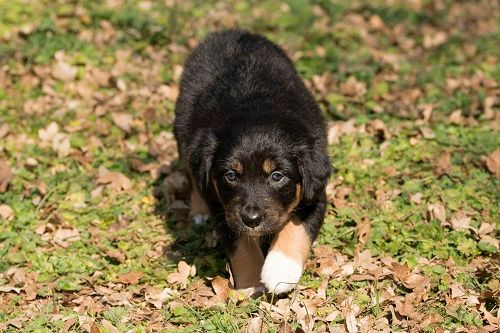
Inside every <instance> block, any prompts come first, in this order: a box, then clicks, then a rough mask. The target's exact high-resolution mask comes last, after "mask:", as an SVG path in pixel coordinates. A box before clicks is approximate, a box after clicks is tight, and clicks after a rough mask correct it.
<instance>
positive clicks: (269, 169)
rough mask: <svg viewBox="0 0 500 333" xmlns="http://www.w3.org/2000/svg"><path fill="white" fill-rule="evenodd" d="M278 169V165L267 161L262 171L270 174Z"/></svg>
mask: <svg viewBox="0 0 500 333" xmlns="http://www.w3.org/2000/svg"><path fill="white" fill-rule="evenodd" d="M275 168H276V165H275V164H274V163H273V162H272V161H271V160H270V159H265V160H264V163H262V169H263V170H264V172H265V173H267V174H270V173H271V172H273V170H274V169H275Z"/></svg>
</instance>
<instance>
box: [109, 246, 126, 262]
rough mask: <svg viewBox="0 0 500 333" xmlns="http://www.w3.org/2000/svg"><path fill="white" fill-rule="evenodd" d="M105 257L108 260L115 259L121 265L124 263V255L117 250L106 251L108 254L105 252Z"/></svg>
mask: <svg viewBox="0 0 500 333" xmlns="http://www.w3.org/2000/svg"><path fill="white" fill-rule="evenodd" d="M106 255H107V256H108V257H110V258H113V259H115V260H116V261H118V262H119V263H123V262H124V261H125V254H124V253H123V252H122V251H120V250H117V249H112V250H108V252H106Z"/></svg>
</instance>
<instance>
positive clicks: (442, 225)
mask: <svg viewBox="0 0 500 333" xmlns="http://www.w3.org/2000/svg"><path fill="white" fill-rule="evenodd" d="M230 4H231V5H228V4H222V3H221V4H218V5H217V6H215V7H214V8H212V7H211V6H210V5H206V6H205V5H204V6H201V7H199V6H197V5H196V7H199V8H197V10H199V11H201V13H202V14H203V15H192V11H193V10H194V7H195V4H194V3H193V2H191V1H187V2H184V3H182V4H181V3H178V2H176V1H166V2H164V3H152V2H149V1H141V2H140V3H137V4H130V5H127V6H125V4H124V2H123V1H107V2H104V3H100V4H95V5H92V6H90V5H88V4H77V5H75V7H74V8H73V7H72V8H71V10H70V9H68V8H66V7H65V6H63V5H62V4H56V5H54V6H52V7H50V6H45V5H43V4H41V3H38V2H36V3H34V4H33V6H35V7H36V8H37V9H38V10H40V13H42V12H43V13H45V14H46V15H45V16H43V17H48V18H50V22H51V25H50V26H51V28H50V32H47V31H48V30H47V26H46V25H45V24H46V22H45V23H44V22H42V21H41V20H39V19H38V18H37V16H38V15H36V16H33V13H34V11H29V10H28V11H26V13H25V14H23V15H21V16H22V17H21V16H20V17H16V16H15V15H14V16H13V17H12V18H11V19H12V22H10V21H9V22H6V23H4V22H2V24H0V36H2V37H1V38H2V41H4V42H5V43H6V49H5V50H6V51H4V50H3V49H2V51H0V52H7V54H9V55H12V56H9V57H1V59H10V60H9V61H4V60H0V64H1V66H0V110H1V112H0V139H1V141H0V239H1V245H0V254H1V255H2V258H5V260H2V262H0V307H2V310H4V312H3V314H2V316H0V330H3V331H7V332H11V331H17V330H21V329H24V330H31V331H37V330H41V329H42V327H43V328H46V327H56V326H50V325H57V329H61V328H62V330H63V331H67V332H76V331H86V332H93V333H94V332H122V331H124V332H134V331H141V330H146V331H165V330H166V331H176V330H191V331H207V332H215V331H217V330H219V331H247V332H267V331H277V332H371V331H374V332H390V331H396V330H407V331H429V332H432V331H434V332H447V331H450V332H451V331H453V332H494V331H498V329H499V325H500V320H499V318H500V312H499V311H498V297H499V295H498V290H499V289H500V283H499V277H498V260H497V259H498V258H497V257H498V249H499V237H498V221H499V219H498V216H499V215H498V202H497V201H498V200H497V198H496V197H497V196H496V192H497V191H498V175H499V167H498V165H500V163H499V160H500V159H499V156H500V153H499V151H500V150H499V149H498V129H499V128H498V123H499V120H500V118H499V114H500V113H499V112H498V106H499V104H498V101H499V100H500V99H499V90H498V79H497V75H496V73H497V72H498V63H499V62H498V53H497V52H495V50H496V48H495V47H494V46H495V44H494V41H495V40H494V34H495V33H497V32H498V24H497V23H496V22H498V12H499V11H498V10H497V9H498V8H497V4H496V3H495V2H493V1H482V2H478V3H476V2H474V3H473V2H468V1H465V2H442V1H431V2H428V3H427V2H422V1H411V2H399V1H397V5H395V4H387V6H386V5H381V4H371V5H370V6H364V7H363V10H362V11H360V10H359V8H358V5H359V4H358V3H357V2H356V1H355V2H353V3H350V4H345V6H344V5H342V6H340V7H339V8H333V12H332V8H330V7H329V6H327V5H324V4H322V3H321V4H320V3H318V4H314V5H305V6H304V7H301V8H298V7H295V5H291V4H281V5H279V6H276V5H274V4H270V3H268V2H267V1H263V2H258V3H255V4H253V5H252V8H249V7H248V6H247V5H244V4H242V3H238V2H232V1H231V2H230ZM233 4H234V6H233ZM390 5H394V6H396V7H389V6H390ZM6 6H11V7H9V8H7V10H9V9H13V11H12V12H13V13H17V12H18V8H19V6H24V5H22V4H20V3H19V2H18V1H13V2H11V3H9V4H8V5H6ZM273 6H274V7H273ZM174 7H175V10H176V13H177V14H178V15H177V17H178V22H177V24H179V27H181V26H184V27H186V26H189V27H190V29H182V28H179V29H178V31H182V32H181V33H179V36H176V35H175V34H164V33H163V32H162V33H159V32H160V31H166V30H164V29H166V27H167V26H168V24H170V23H165V20H164V17H165V16H164V14H165V13H169V12H170V11H171V10H172V8H174ZM299 7H300V6H299ZM341 7H343V8H341ZM396 8H400V9H401V10H400V11H398V10H396ZM158 9H161V10H158ZM387 9H391V10H387ZM109 10H112V12H110V13H109V15H107V14H106V15H107V16H109V17H107V18H106V19H103V17H102V15H100V14H99V15H96V13H97V12H102V11H105V12H106V13H107V12H108V11H109ZM444 11H445V12H446V14H447V15H444V16H443V15H442V13H443V12H444ZM31 12H33V13H31ZM125 12H126V13H127V15H128V16H127V17H128V21H127V20H124V17H125V16H123V15H125V14H124V13H125ZM403 13H406V14H403ZM296 15H303V17H302V18H301V19H300V20H297V16H296ZM405 15H406V16H405ZM31 16H32V17H31ZM424 16H425V17H426V19H422V18H423V17H424ZM40 17H42V16H40ZM142 17H147V18H148V20H143V19H142ZM16 20H17V21H16ZM93 20H95V22H93ZM27 21H29V22H30V24H28V25H26V24H25V22H27ZM125 21H126V22H125ZM263 21H266V22H270V23H269V24H270V26H269V27H270V28H271V29H268V30H266V29H264V30H262V25H261V22H263ZM91 22H92V23H91ZM236 22H240V23H242V24H243V25H245V26H247V27H249V28H252V29H256V30H258V31H261V32H264V33H267V34H269V37H271V38H272V39H273V40H276V41H277V42H278V43H280V45H283V46H284V48H285V49H286V51H287V52H288V53H289V55H290V56H291V58H292V59H294V62H296V63H297V66H298V68H299V71H300V72H301V74H302V75H303V76H304V78H305V79H306V84H307V86H308V87H310V88H311V90H312V91H313V92H314V96H315V97H316V98H317V100H318V102H319V103H320V106H321V108H322V109H323V111H324V112H325V115H326V117H327V121H328V124H327V125H328V143H329V144H330V153H331V158H332V161H333V163H334V166H335V168H336V169H337V172H336V174H335V175H334V176H333V177H332V179H331V181H330V183H329V184H328V187H327V199H328V202H329V207H328V212H327V216H326V219H325V226H324V228H323V231H322V233H321V235H320V237H319V239H318V243H317V244H315V245H314V247H313V250H312V253H311V256H310V258H309V260H308V261H307V263H306V272H305V274H304V276H303V278H302V280H301V283H300V284H299V286H298V287H297V289H295V290H294V291H293V292H292V293H291V294H290V295H288V297H285V298H281V299H278V298H268V295H264V296H258V297H257V298H255V299H254V298H252V297H249V296H250V295H249V291H236V290H234V289H233V288H232V284H231V280H230V277H229V275H228V274H227V273H225V272H224V269H223V264H224V259H223V256H222V255H221V253H220V252H218V251H219V250H218V249H217V239H216V236H215V235H214V234H213V231H212V230H211V229H210V228H206V229H204V227H203V228H201V229H196V230H193V229H192V228H191V226H190V225H189V222H188V219H187V215H188V207H189V203H188V200H187V199H188V195H187V192H188V181H187V178H186V176H185V175H184V174H183V173H182V172H181V171H180V170H178V168H177V161H176V160H177V159H178V156H177V148H176V143H175V139H174V136H173V133H172V132H171V124H172V121H173V109H174V103H175V101H176V99H177V97H178V94H179V78H180V74H181V72H182V65H181V64H182V59H185V57H186V56H187V54H188V52H189V50H190V49H192V47H193V46H194V45H195V44H196V43H197V42H198V41H199V40H200V38H201V37H202V34H201V33H196V32H195V31H205V30H206V27H213V26H217V27H229V26H234V24H236ZM301 22H312V25H311V26H312V27H313V28H307V27H306V26H305V25H304V26H302V25H301ZM94 23H95V24H94ZM168 29H169V31H170V29H173V30H172V31H174V30H175V29H177V28H173V27H170V26H168ZM176 31H177V30H176ZM166 35H170V36H169V37H168V38H166V37H165V36H166ZM48 36H50V38H49V37H48ZM325 36H328V38H327V39H326V41H328V42H323V41H325V39H324V38H325ZM39 38H40V40H41V42H40V43H41V44H37V43H38V42H37V41H40V40H39ZM60 41H63V42H60ZM66 41H67V42H66ZM457 43H458V44H457ZM330 44H331V45H330ZM40 45H44V46H46V47H43V48H40ZM68 45H71V47H69V46H68ZM332 45H333V46H332ZM73 47H74V48H73ZM9 52H10V53H9ZM156 185H157V186H156ZM155 186H156V187H155ZM153 187H155V190H154V192H153V191H152V188H153ZM153 194H154V195H155V196H156V199H155V198H154V197H153ZM160 203H161V204H163V205H164V206H163V208H164V209H165V210H166V212H165V210H164V211H163V212H162V213H158V208H159V206H160ZM37 325H38V326H37ZM54 329H56V328H54Z"/></svg>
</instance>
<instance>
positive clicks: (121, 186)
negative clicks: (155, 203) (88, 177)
mask: <svg viewBox="0 0 500 333" xmlns="http://www.w3.org/2000/svg"><path fill="white" fill-rule="evenodd" d="M96 183H97V184H98V185H106V186H107V187H108V188H110V189H112V190H114V191H117V192H119V191H127V190H129V189H130V188H131V187H132V184H131V183H130V179H128V177H127V176H125V175H124V174H123V173H121V172H110V171H108V170H106V169H105V168H99V176H98V177H97V180H96Z"/></svg>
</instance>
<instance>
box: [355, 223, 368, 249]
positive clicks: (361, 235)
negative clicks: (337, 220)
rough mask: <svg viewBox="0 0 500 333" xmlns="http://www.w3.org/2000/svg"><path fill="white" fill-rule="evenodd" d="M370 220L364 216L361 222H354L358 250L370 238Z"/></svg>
mask: <svg viewBox="0 0 500 333" xmlns="http://www.w3.org/2000/svg"><path fill="white" fill-rule="evenodd" d="M370 230H371V222H370V220H369V219H368V218H364V219H363V220H362V221H361V222H358V223H356V230H355V231H356V236H357V238H358V242H359V246H358V250H359V249H361V248H362V246H363V244H365V243H366V242H367V241H368V239H369V238H370Z"/></svg>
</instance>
